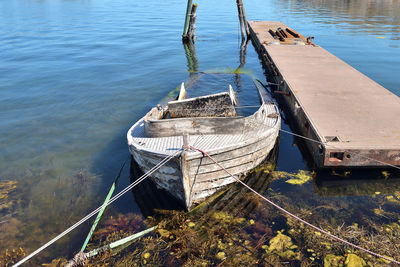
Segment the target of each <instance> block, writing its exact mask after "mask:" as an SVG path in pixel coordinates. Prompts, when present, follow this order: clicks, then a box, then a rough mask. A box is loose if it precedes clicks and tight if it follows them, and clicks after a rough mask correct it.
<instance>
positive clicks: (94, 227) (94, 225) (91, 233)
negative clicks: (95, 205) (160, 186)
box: [81, 161, 126, 252]
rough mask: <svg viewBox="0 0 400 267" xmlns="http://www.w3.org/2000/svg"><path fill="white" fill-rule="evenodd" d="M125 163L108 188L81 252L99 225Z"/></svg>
mask: <svg viewBox="0 0 400 267" xmlns="http://www.w3.org/2000/svg"><path fill="white" fill-rule="evenodd" d="M125 163H126V161H125V162H124V164H122V167H121V169H120V170H119V173H118V175H117V177H116V178H115V180H114V182H113V184H112V186H111V188H110V191H108V195H107V197H106V199H105V200H104V202H103V206H102V207H101V210H100V211H99V213H98V214H97V217H96V220H95V221H94V223H93V225H92V228H90V231H89V233H88V235H87V237H86V240H85V242H84V243H83V245H82V248H81V251H82V252H84V251H85V248H86V246H87V244H88V243H89V241H90V238H91V237H92V235H93V232H94V230H95V229H96V227H97V224H98V223H99V221H100V219H101V216H102V215H103V212H104V210H105V209H106V207H107V204H108V201H109V200H110V198H111V196H112V194H113V193H114V190H115V185H116V183H117V181H118V179H119V177H120V176H121V172H122V169H123V168H124V166H125Z"/></svg>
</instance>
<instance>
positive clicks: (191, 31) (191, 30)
mask: <svg viewBox="0 0 400 267" xmlns="http://www.w3.org/2000/svg"><path fill="white" fill-rule="evenodd" d="M196 10H197V4H193V5H192V11H191V12H190V20H189V29H188V33H187V36H188V39H190V40H193V39H194V32H195V30H196V29H195V24H196Z"/></svg>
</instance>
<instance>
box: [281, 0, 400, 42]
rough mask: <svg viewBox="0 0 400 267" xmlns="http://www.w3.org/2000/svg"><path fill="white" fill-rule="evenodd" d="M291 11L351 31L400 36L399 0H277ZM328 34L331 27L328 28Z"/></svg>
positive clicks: (392, 37)
mask: <svg viewBox="0 0 400 267" xmlns="http://www.w3.org/2000/svg"><path fill="white" fill-rule="evenodd" d="M277 3H278V5H281V6H284V8H288V7H287V6H288V5H289V6H290V7H289V8H290V13H291V14H297V15H301V16H304V17H312V18H314V22H315V23H321V24H330V25H334V26H336V27H338V28H341V29H345V30H346V29H351V33H350V32H349V33H348V34H363V35H364V34H366V33H367V34H372V35H376V36H382V37H385V36H387V38H390V39H393V40H400V1H398V0H387V1H380V0H349V1H343V0H332V1H324V0H303V1H299V0H286V1H277ZM326 34H329V31H326Z"/></svg>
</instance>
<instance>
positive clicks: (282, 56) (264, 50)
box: [249, 21, 400, 168]
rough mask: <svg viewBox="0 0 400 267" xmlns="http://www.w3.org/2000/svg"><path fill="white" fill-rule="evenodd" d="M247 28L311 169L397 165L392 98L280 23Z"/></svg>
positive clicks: (399, 113) (398, 114) (399, 110)
mask: <svg viewBox="0 0 400 267" xmlns="http://www.w3.org/2000/svg"><path fill="white" fill-rule="evenodd" d="M249 26H250V36H251V38H252V40H253V43H254V44H255V47H256V49H257V51H258V53H259V55H260V57H261V58H262V61H263V64H264V66H265V67H266V69H267V71H268V72H269V73H270V74H271V75H270V77H273V79H271V80H270V82H273V83H276V84H279V85H277V86H274V88H273V89H274V92H275V93H276V94H279V95H280V98H282V99H283V102H284V104H285V106H286V108H288V110H289V111H290V115H291V117H293V118H294V121H295V123H296V126H297V128H298V130H299V131H300V132H301V133H300V134H302V135H304V136H306V137H307V138H310V139H313V140H317V141H318V142H319V143H318V142H312V141H306V144H307V147H308V149H309V150H310V152H311V154H312V157H313V159H314V161H315V163H316V165H317V167H320V168H324V167H384V166H385V165H386V163H387V164H391V165H397V166H399V165H400V98H399V97H398V96H396V95H394V94H393V93H391V92H390V91H389V90H387V89H385V88H384V87H382V86H380V85H379V84H377V83H376V82H374V81H373V80H371V79H370V78H368V77H366V76H365V75H363V74H362V73H360V72H359V71H357V70H356V69H354V68H353V67H351V66H350V65H348V64H347V63H345V62H344V61H342V60H340V59H339V58H337V57H336V56H334V55H332V54H331V53H329V52H328V51H326V50H325V49H323V48H322V47H320V46H317V45H315V44H314V43H313V40H312V39H311V38H305V37H304V36H303V35H301V34H299V33H297V32H296V31H294V30H293V29H291V28H289V27H288V26H286V25H284V24H282V23H281V22H269V21H250V22H249ZM386 167H387V166H386Z"/></svg>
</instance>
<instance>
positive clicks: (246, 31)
mask: <svg viewBox="0 0 400 267" xmlns="http://www.w3.org/2000/svg"><path fill="white" fill-rule="evenodd" d="M236 4H237V8H238V16H239V23H240V30H241V33H242V39H245V38H246V36H247V35H249V34H250V31H249V25H248V24H247V19H246V14H245V12H244V8H243V2H242V0H236Z"/></svg>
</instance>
